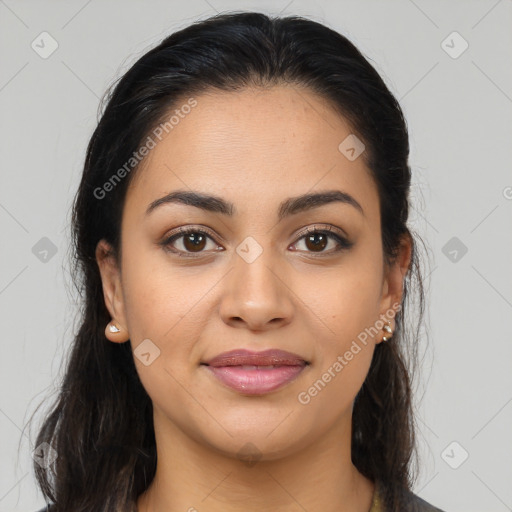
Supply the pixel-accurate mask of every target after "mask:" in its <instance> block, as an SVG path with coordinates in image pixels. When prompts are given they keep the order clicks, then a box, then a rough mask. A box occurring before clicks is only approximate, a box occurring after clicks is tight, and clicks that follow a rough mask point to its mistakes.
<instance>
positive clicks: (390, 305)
mask: <svg viewBox="0 0 512 512" xmlns="http://www.w3.org/2000/svg"><path fill="white" fill-rule="evenodd" d="M412 244H413V242H412V238H411V235H410V234H409V233H406V234H405V235H403V236H402V239H401V241H400V247H399V250H398V254H397V256H396V258H395V260H394V261H393V262H392V263H391V264H390V265H385V275H384V281H383V285H382V297H381V305H380V318H382V319H389V322H390V323H391V330H392V331H394V330H395V326H394V324H393V318H394V316H395V315H396V313H397V312H398V309H397V305H400V304H401V303H402V295H403V286H404V281H405V277H406V275H407V272H408V271H409V267H410V264H411V255H412ZM391 311H394V314H393V315H392V316H391V315H390V312H391ZM381 341H382V339H381V340H380V341H377V343H381Z"/></svg>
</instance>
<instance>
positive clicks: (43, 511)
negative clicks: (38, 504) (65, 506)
mask: <svg viewBox="0 0 512 512" xmlns="http://www.w3.org/2000/svg"><path fill="white" fill-rule="evenodd" d="M54 510H55V507H54V506H53V505H52V504H50V505H46V506H45V507H44V508H42V509H40V510H38V511H37V512H53V511H54Z"/></svg>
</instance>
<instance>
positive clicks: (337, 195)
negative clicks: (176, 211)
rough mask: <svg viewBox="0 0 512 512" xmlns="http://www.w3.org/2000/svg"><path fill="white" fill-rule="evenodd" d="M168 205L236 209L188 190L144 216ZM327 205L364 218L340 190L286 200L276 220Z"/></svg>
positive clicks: (159, 201) (160, 201) (162, 201)
mask: <svg viewBox="0 0 512 512" xmlns="http://www.w3.org/2000/svg"><path fill="white" fill-rule="evenodd" d="M169 203H181V204H186V205H189V206H194V207H196V208H200V209H202V210H206V211H208V212H212V213H220V214H222V215H228V216H230V217H232V216H233V215H234V214H235V213H236V208H235V205H234V204H233V203H230V202H229V201H225V200H224V199H222V198H220V197H218V196H214V195H209V194H203V193H201V192H194V191H188V190H176V191H174V192H171V193H169V194H167V195H165V196H163V197H161V198H160V199H156V200H155V201H153V202H152V203H151V204H150V205H149V206H148V208H147V210H146V215H149V214H150V213H151V212H153V211H154V210H155V209H156V208H158V207H159V206H162V205H164V204H169ZM329 203H342V204H348V205H351V206H353V207H354V208H355V209H356V210H358V211H359V213H361V214H362V215H363V216H364V211H363V208H362V206H361V205H360V204H359V203H358V202H357V201H356V200H355V199H354V198H353V197H352V196H351V195H350V194H347V193H346V192H342V191H340V190H326V191H323V192H315V193H311V194H303V195H301V196H297V197H290V198H288V199H286V200H285V201H283V202H282V203H281V204H280V205H279V209H278V214H277V217H278V220H279V221H281V220H282V219H284V218H285V217H289V216H291V215H295V214H297V213H301V212H305V211H308V210H311V209H313V208H318V207H320V206H323V205H326V204H329Z"/></svg>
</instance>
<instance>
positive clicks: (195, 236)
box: [183, 233, 206, 252]
mask: <svg viewBox="0 0 512 512" xmlns="http://www.w3.org/2000/svg"><path fill="white" fill-rule="evenodd" d="M205 245H206V237H205V236H204V235H202V234H201V233H188V234H186V235H184V236H183V246H184V247H185V249H186V250H187V251H191V252H196V251H202V250H203V249H204V246H205Z"/></svg>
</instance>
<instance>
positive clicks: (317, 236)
mask: <svg viewBox="0 0 512 512" xmlns="http://www.w3.org/2000/svg"><path fill="white" fill-rule="evenodd" d="M326 246H327V236H326V235H325V234H324V233H313V234H312V235H308V236H306V247H307V248H308V249H310V250H311V251H323V250H324V249H325V247H326Z"/></svg>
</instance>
